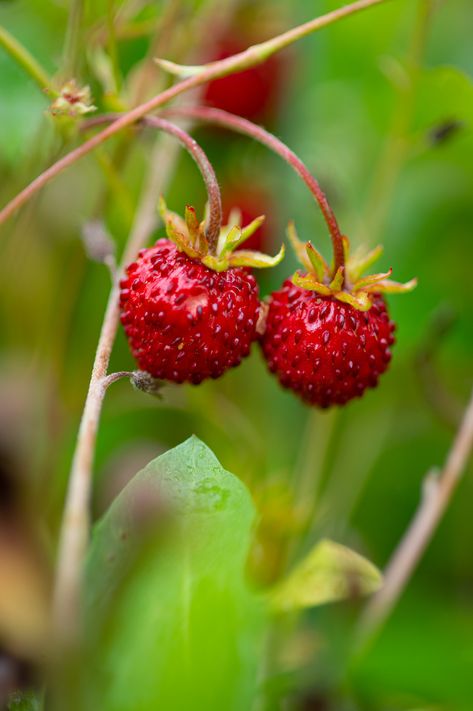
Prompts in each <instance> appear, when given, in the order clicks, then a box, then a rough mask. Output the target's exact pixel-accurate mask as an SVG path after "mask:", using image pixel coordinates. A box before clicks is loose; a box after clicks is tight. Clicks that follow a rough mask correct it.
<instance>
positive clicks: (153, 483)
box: [81, 437, 264, 711]
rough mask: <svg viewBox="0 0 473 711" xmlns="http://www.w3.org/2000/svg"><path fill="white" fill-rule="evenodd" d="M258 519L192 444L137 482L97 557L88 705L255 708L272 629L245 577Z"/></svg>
mask: <svg viewBox="0 0 473 711" xmlns="http://www.w3.org/2000/svg"><path fill="white" fill-rule="evenodd" d="M254 517H255V512H254V507H253V504H252V501H251V498H250V495H249V493H248V491H247V489H246V488H245V486H244V485H243V484H242V482H241V481H240V480H239V479H237V478H236V477H235V476H233V475H232V474H230V473H229V472H227V471H225V470H224V469H223V468H222V467H221V465H220V464H219V462H218V461H217V459H216V458H215V456H214V454H213V453H212V452H211V451H210V450H209V449H208V447H206V446H205V444H203V443H202V442H201V441H200V440H198V439H197V438H195V437H191V438H190V439H189V440H187V441H186V442H184V443H183V444H181V445H179V446H178V447H176V448H174V449H172V450H170V451H168V452H166V453H165V454H163V455H162V456H160V457H158V458H157V459H155V460H153V461H152V462H150V464H148V466H147V467H146V468H145V469H143V470H142V471H141V472H139V473H138V474H137V475H136V476H135V477H134V478H133V480H132V481H131V482H130V483H129V484H128V485H127V486H126V487H125V489H124V490H123V491H122V492H121V493H120V495H119V496H118V497H117V499H116V500H115V501H114V503H113V504H112V506H111V507H110V509H109V511H108V512H107V513H106V514H105V516H104V517H103V519H102V520H101V521H100V522H99V524H98V525H97V526H96V529H95V533H94V538H93V542H92V546H91V549H90V553H89V556H88V563H87V575H86V619H87V629H88V635H90V649H89V650H88V651H87V659H88V663H87V671H86V680H85V683H82V684H81V687H82V688H85V692H83V697H84V700H83V707H82V708H84V709H89V708H100V709H101V711H128V710H129V711H134V710H135V709H139V710H140V711H148V710H149V711H154V710H155V709H156V708H163V709H173V711H174V710H180V709H182V710H184V709H189V708H195V709H208V710H212V709H215V711H217V710H218V711H221V709H223V708H225V709H229V710H233V709H234V710H235V711H239V710H240V709H241V711H246V710H247V709H248V708H250V707H251V705H252V703H253V699H254V696H255V693H256V681H257V671H258V662H259V658H260V656H261V638H262V632H263V622H264V607H263V603H262V601H261V599H259V598H258V597H257V596H256V594H254V593H253V592H252V591H251V590H250V589H249V587H248V585H247V583H246V581H245V578H244V565H245V561H246V557H247V553H248V548H249V543H250V536H251V530H252V525H253V522H254Z"/></svg>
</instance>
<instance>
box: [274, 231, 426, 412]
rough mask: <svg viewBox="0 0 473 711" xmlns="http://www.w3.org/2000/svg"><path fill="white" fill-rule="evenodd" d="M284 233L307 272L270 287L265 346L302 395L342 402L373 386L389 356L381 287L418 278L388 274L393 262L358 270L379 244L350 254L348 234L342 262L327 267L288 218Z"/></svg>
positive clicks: (316, 401)
mask: <svg viewBox="0 0 473 711" xmlns="http://www.w3.org/2000/svg"><path fill="white" fill-rule="evenodd" d="M289 234H290V238H291V241H292V243H293V245H294V247H295V250H296V253H297V255H298V257H299V259H300V261H301V262H302V263H303V265H304V267H305V268H306V270H307V273H302V272H297V273H296V274H295V275H294V276H293V278H292V280H287V281H285V282H284V284H283V286H282V288H281V289H280V290H279V291H276V292H275V293H273V294H272V295H271V299H270V304H269V309H268V314H267V319H266V329H265V332H264V335H263V337H262V339H261V345H262V349H263V353H264V356H265V358H266V360H267V363H268V366H269V369H270V370H271V371H272V372H273V373H275V374H276V375H277V377H278V379H279V381H280V383H281V385H283V386H284V387H286V388H290V389H291V390H294V391H295V392H296V393H297V394H298V395H299V396H300V397H302V398H303V399H304V400H305V401H306V402H308V403H310V404H313V405H318V406H320V407H323V408H326V407H329V406H331V405H343V404H344V403H346V402H348V401H349V400H351V399H352V398H354V397H359V396H360V395H362V394H363V392H364V391H365V390H366V388H370V387H371V388H372V387H375V386H376V385H377V383H378V378H379V376H380V375H381V373H383V372H384V371H385V370H386V368H387V367H388V364H389V361H390V360H391V351H390V347H391V346H392V345H393V343H394V335H393V334H394V330H395V324H394V323H393V321H391V320H390V319H389V315H388V311H387V308H386V303H385V301H384V299H383V297H382V295H381V293H382V292H403V291H408V290H410V289H412V288H413V287H414V286H415V283H416V282H415V280H412V281H411V282H409V283H408V284H405V285H401V284H397V283H395V282H391V281H389V280H388V279H387V277H389V276H390V274H391V271H392V270H389V272H387V273H386V274H374V275H372V276H367V277H364V278H362V277H361V274H362V273H363V272H364V270H365V269H366V268H367V267H368V266H369V265H370V264H372V263H373V261H374V260H375V259H376V258H377V257H378V256H379V255H380V253H381V249H380V248H379V247H378V248H377V249H375V250H373V251H372V252H370V253H369V254H367V255H365V256H364V257H361V256H360V257H355V258H353V259H349V255H348V247H349V245H348V240H347V239H346V238H344V246H345V260H346V262H345V267H343V266H340V267H339V269H338V270H337V272H336V274H335V275H331V274H330V269H329V266H328V265H327V263H326V262H325V260H324V259H323V257H322V256H321V255H320V254H319V253H318V252H317V251H316V250H315V249H314V247H313V246H312V245H311V243H310V242H308V243H307V245H306V246H305V247H304V245H303V244H302V243H301V242H299V240H298V238H297V236H296V234H295V230H294V228H293V226H291V227H290V232H289Z"/></svg>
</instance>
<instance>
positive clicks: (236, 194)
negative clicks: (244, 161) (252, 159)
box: [222, 181, 274, 252]
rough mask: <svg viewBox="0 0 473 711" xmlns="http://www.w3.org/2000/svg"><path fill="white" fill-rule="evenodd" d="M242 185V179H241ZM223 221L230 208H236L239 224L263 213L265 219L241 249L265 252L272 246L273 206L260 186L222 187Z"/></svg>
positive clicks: (227, 215)
mask: <svg viewBox="0 0 473 711" xmlns="http://www.w3.org/2000/svg"><path fill="white" fill-rule="evenodd" d="M241 183H242V184H243V185H244V181H241ZM222 202H223V221H224V222H228V220H229V217H230V213H231V212H232V210H236V209H238V211H239V213H240V215H241V224H242V225H248V224H250V223H251V222H253V220H255V219H256V218H257V217H260V215H265V221H264V222H263V224H262V225H261V226H260V227H258V229H257V230H256V231H255V232H254V234H252V235H251V237H250V238H249V239H248V240H246V241H245V243H244V244H243V245H242V248H243V249H253V250H256V251H257V252H265V251H267V250H270V249H271V248H272V244H273V242H274V239H273V235H274V224H273V219H272V214H273V212H274V207H273V205H272V200H271V196H270V195H269V193H268V192H266V190H263V189H262V188H255V187H253V186H252V187H251V188H245V187H242V186H241V185H240V186H238V187H237V186H232V185H227V186H225V185H224V186H223V188H222Z"/></svg>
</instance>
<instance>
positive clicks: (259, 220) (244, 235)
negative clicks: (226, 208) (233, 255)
mask: <svg viewBox="0 0 473 711" xmlns="http://www.w3.org/2000/svg"><path fill="white" fill-rule="evenodd" d="M265 219H266V217H265V215H260V216H259V217H255V219H254V220H252V221H251V222H250V224H249V225H247V226H246V227H243V228H242V230H241V237H240V240H239V242H238V244H237V245H236V246H237V247H239V246H240V244H243V243H244V242H246V240H247V239H249V238H250V237H251V235H253V234H254V233H255V232H256V230H257V229H259V228H260V227H261V225H262V224H263V222H264V221H265Z"/></svg>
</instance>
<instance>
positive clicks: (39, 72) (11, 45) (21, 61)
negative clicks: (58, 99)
mask: <svg viewBox="0 0 473 711" xmlns="http://www.w3.org/2000/svg"><path fill="white" fill-rule="evenodd" d="M0 47H3V49H4V50H5V51H6V52H7V53H8V54H9V55H10V57H11V58H12V59H13V60H14V61H15V62H16V63H17V64H18V65H19V66H20V67H21V68H22V69H24V70H25V72H26V73H27V74H28V75H29V76H30V77H31V79H33V81H34V82H36V84H37V85H38V86H39V88H40V89H41V91H44V90H47V91H48V94H53V93H55V92H54V91H53V88H52V82H51V79H50V78H49V76H48V74H47V72H46V71H45V70H44V69H43V67H42V66H41V65H40V64H39V62H37V61H36V59H35V58H34V57H33V56H32V55H31V54H30V53H29V52H28V50H27V49H26V47H23V45H22V44H21V42H18V40H17V39H15V37H13V36H12V35H11V34H10V33H9V32H8V31H7V30H6V29H5V28H4V27H1V26H0Z"/></svg>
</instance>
